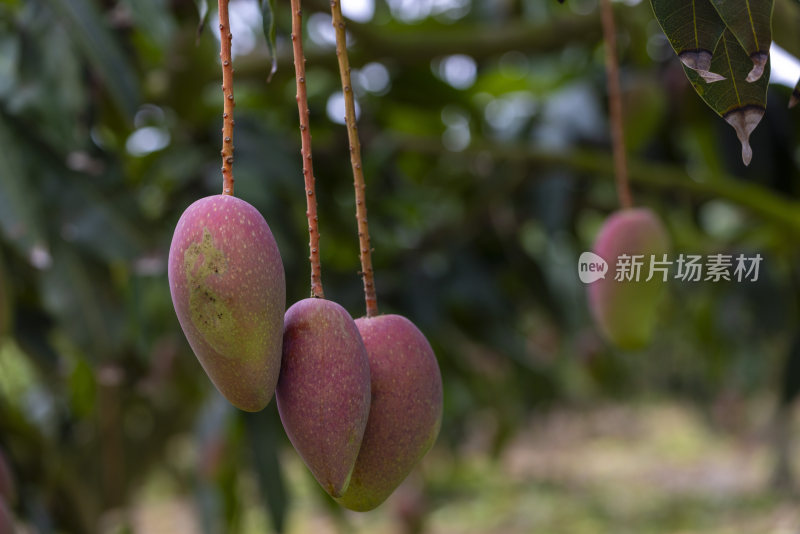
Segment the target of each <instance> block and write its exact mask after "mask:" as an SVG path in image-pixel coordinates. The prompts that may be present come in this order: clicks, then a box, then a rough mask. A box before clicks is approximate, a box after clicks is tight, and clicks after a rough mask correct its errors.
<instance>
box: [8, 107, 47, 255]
mask: <svg viewBox="0 0 800 534" xmlns="http://www.w3.org/2000/svg"><path fill="white" fill-rule="evenodd" d="M6 125H7V123H6V122H4V120H2V119H0V146H2V147H3V150H0V168H2V169H3V172H0V231H2V232H3V233H4V234H5V235H6V237H7V238H8V240H9V241H10V242H12V243H13V244H14V246H15V247H16V249H17V250H18V251H19V252H21V253H22V254H23V255H25V256H28V257H29V258H33V256H34V254H35V253H37V251H38V254H39V255H41V254H45V255H48V256H49V253H48V252H47V250H48V244H47V238H46V234H45V229H44V226H43V224H42V217H41V207H40V203H39V198H38V197H37V191H36V186H35V184H34V183H32V182H31V178H32V176H31V173H30V172H29V170H28V168H27V165H24V164H23V162H25V161H26V160H25V158H24V152H23V151H22V147H21V144H20V143H19V142H18V137H17V136H15V135H13V133H12V131H11V130H10V129H9V128H7V126H6Z"/></svg>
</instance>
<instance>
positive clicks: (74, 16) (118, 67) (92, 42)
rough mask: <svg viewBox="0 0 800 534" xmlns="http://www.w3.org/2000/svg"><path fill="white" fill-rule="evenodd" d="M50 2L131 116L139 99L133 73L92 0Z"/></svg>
mask: <svg viewBox="0 0 800 534" xmlns="http://www.w3.org/2000/svg"><path fill="white" fill-rule="evenodd" d="M51 4H52V5H53V6H54V7H55V9H56V12H57V13H58V14H59V15H61V18H62V19H64V20H65V21H66V22H67V24H68V25H69V26H70V28H71V32H70V34H71V35H72V36H73V38H74V39H75V42H76V43H77V44H78V45H79V46H80V48H81V51H82V52H83V55H84V56H86V58H87V59H88V60H89V62H90V63H91V64H92V67H93V68H94V69H95V71H96V72H97V74H98V75H99V76H100V78H102V80H103V82H104V83H105V86H106V87H107V88H108V91H109V93H110V94H111V97H112V98H113V99H114V102H115V103H116V105H117V107H119V109H120V111H122V112H123V114H124V115H125V116H126V117H133V115H134V114H135V113H136V109H137V108H138V107H139V102H140V95H139V84H138V81H137V78H136V74H135V72H134V70H133V67H131V65H130V63H129V62H128V60H127V58H126V57H125V55H124V54H123V53H122V50H121V49H120V47H119V45H118V44H117V42H116V41H115V40H114V37H113V36H112V34H111V32H110V31H109V29H108V27H107V25H106V24H105V22H104V21H103V18H102V17H101V16H100V13H99V12H98V11H97V6H96V5H95V3H94V2H93V1H92V0H55V1H53V2H51Z"/></svg>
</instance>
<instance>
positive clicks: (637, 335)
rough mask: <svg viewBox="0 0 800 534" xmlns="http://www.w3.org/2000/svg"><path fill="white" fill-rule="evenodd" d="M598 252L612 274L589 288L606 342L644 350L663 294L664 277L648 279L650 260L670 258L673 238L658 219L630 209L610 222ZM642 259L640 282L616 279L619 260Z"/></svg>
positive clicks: (597, 245) (597, 242)
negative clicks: (653, 258) (666, 255)
mask: <svg viewBox="0 0 800 534" xmlns="http://www.w3.org/2000/svg"><path fill="white" fill-rule="evenodd" d="M593 250H594V253H595V254H597V255H598V256H600V257H602V258H603V259H605V260H606V262H608V273H607V274H606V276H605V278H601V279H599V280H597V281H596V282H593V283H592V284H591V285H589V288H588V295H589V307H590V309H591V312H592V316H593V317H594V320H595V322H596V324H597V325H598V326H599V328H600V330H601V331H602V332H603V334H604V335H605V337H606V338H607V339H608V340H609V341H610V342H611V343H613V344H614V345H616V346H617V347H619V348H621V349H626V350H636V349H640V348H643V347H644V346H646V345H647V344H648V343H649V341H650V338H651V336H652V333H653V328H654V326H655V322H656V311H657V307H658V301H659V295H660V293H661V289H662V286H663V285H664V283H663V281H662V277H661V274H659V273H658V272H656V273H654V276H653V279H652V280H650V281H649V282H646V279H647V278H648V276H649V274H650V271H649V269H650V267H649V266H650V256H651V255H654V256H655V259H656V260H657V261H661V260H662V259H663V255H664V254H667V253H669V250H670V244H669V236H668V234H667V231H666V229H665V228H664V226H663V225H662V224H661V221H660V220H659V219H658V217H657V216H656V215H655V214H654V213H653V212H652V211H651V210H649V209H646V208H629V209H623V210H620V211H617V212H615V213H613V214H612V215H611V216H609V218H608V219H607V220H606V222H605V224H603V227H602V228H601V230H600V233H599V234H598V236H597V239H596V240H595V243H594V249H593ZM623 254H627V255H628V256H634V255H643V256H644V257H643V258H642V261H643V265H642V267H641V272H640V274H639V280H638V281H636V279H635V278H634V279H633V280H623V281H617V280H615V270H616V265H617V261H618V260H617V259H618V258H619V257H620V256H622V255H623Z"/></svg>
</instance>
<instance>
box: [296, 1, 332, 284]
mask: <svg viewBox="0 0 800 534" xmlns="http://www.w3.org/2000/svg"><path fill="white" fill-rule="evenodd" d="M292 53H293V55H294V72H295V81H296V82H297V111H298V114H299V116H300V139H301V149H300V153H301V154H302V156H303V178H304V180H305V188H306V217H308V248H309V249H310V251H311V254H310V255H309V257H308V261H309V262H310V263H311V296H312V297H317V298H325V295H324V293H323V291H322V270H321V268H320V263H319V228H318V224H317V222H318V220H319V219H318V217H317V198H316V193H315V192H314V166H313V165H312V161H311V130H309V129H308V116H309V111H308V94H307V92H306V58H305V56H304V55H303V11H302V9H301V8H300V0H292Z"/></svg>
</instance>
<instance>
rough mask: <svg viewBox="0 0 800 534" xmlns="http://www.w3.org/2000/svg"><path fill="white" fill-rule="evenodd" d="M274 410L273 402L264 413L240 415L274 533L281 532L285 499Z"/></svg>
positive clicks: (284, 516)
mask: <svg viewBox="0 0 800 534" xmlns="http://www.w3.org/2000/svg"><path fill="white" fill-rule="evenodd" d="M274 406H275V403H274V402H273V403H272V406H271V407H270V408H268V409H267V410H262V411H260V412H258V413H243V417H244V420H245V424H246V426H247V436H248V441H249V442H250V447H251V449H252V454H253V465H254V467H255V472H256V476H257V478H258V485H259V488H261V495H262V497H263V499H264V501H265V503H264V504H265V505H266V507H267V510H268V511H269V516H270V519H271V520H272V526H273V528H274V529H275V532H283V527H284V523H285V522H286V510H287V507H288V497H287V494H286V486H285V484H284V481H283V474H282V473H281V466H280V463H279V462H278V444H277V443H276V442H275V436H277V435H278V434H279V432H280V424H279V423H278V414H277V411H276V409H275V408H274Z"/></svg>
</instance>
